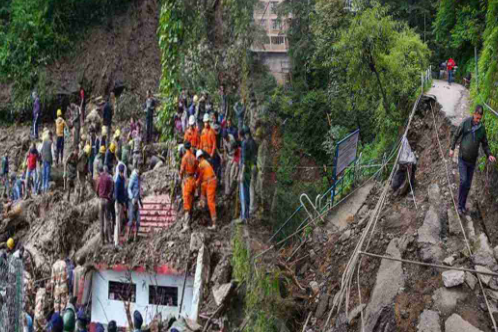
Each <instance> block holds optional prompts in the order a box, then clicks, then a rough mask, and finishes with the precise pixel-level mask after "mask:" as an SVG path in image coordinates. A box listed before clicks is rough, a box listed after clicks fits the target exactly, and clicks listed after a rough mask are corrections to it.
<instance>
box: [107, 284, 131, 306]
mask: <svg viewBox="0 0 498 332" xmlns="http://www.w3.org/2000/svg"><path fill="white" fill-rule="evenodd" d="M136 298H137V285H135V284H130V283H123V282H117V281H109V300H116V301H130V302H135V300H136Z"/></svg>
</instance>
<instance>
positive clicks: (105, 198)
mask: <svg viewBox="0 0 498 332" xmlns="http://www.w3.org/2000/svg"><path fill="white" fill-rule="evenodd" d="M113 192H114V182H113V180H112V177H111V176H110V175H109V170H108V169H107V166H104V167H101V168H100V177H99V182H98V185H97V195H98V197H99V199H100V204H99V219H100V239H101V241H102V243H103V244H106V243H112V234H111V232H112V231H111V229H112V225H111V224H112V219H111V217H110V204H111V202H112V198H113V197H112V196H113Z"/></svg>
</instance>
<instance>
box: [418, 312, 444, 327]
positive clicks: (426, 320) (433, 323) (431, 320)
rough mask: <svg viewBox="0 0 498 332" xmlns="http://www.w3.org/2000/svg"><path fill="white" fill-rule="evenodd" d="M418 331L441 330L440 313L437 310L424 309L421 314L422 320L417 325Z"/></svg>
mask: <svg viewBox="0 0 498 332" xmlns="http://www.w3.org/2000/svg"><path fill="white" fill-rule="evenodd" d="M417 331H418V332H441V325H440V324H439V314H438V313H437V311H432V310H424V312H422V314H421V315H420V320H419V322H418V326H417Z"/></svg>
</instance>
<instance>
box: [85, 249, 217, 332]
mask: <svg viewBox="0 0 498 332" xmlns="http://www.w3.org/2000/svg"><path fill="white" fill-rule="evenodd" d="M209 257H210V254H209V251H208V249H207V248H206V247H205V246H204V245H203V246H202V247H201V248H200V250H199V254H198V255H197V264H196V266H195V270H193V269H192V270H193V271H191V272H192V273H193V275H192V274H189V275H188V276H187V278H185V272H184V271H178V270H175V269H174V268H171V267H169V266H168V265H159V266H156V267H155V268H154V269H153V270H146V269H145V268H144V267H134V268H131V267H130V266H129V265H113V266H108V265H106V264H96V265H94V267H95V271H94V272H93V280H92V307H91V310H92V311H91V312H92V315H91V317H92V320H91V323H90V332H95V330H96V324H97V323H100V324H102V325H104V326H107V324H108V323H109V321H111V320H115V321H116V324H117V326H118V327H120V328H125V327H127V326H128V321H127V318H126V311H125V304H124V301H130V313H131V314H133V312H134V311H135V310H138V311H140V313H141V314H142V317H143V318H144V326H145V325H148V324H150V323H151V322H152V320H153V319H154V316H155V315H156V314H161V315H162V318H163V319H165V318H167V317H168V316H169V315H172V316H175V317H176V318H180V317H182V318H187V319H190V320H192V321H194V322H197V320H198V318H199V310H200V307H201V304H202V300H203V298H204V296H205V295H206V294H205V292H206V290H205V288H206V285H207V282H208V281H209V271H210V269H209V264H210V259H209ZM184 283H185V284H184ZM184 288H185V290H184ZM182 297H183V299H182ZM180 305H182V308H181V309H182V310H180ZM180 311H181V312H180Z"/></svg>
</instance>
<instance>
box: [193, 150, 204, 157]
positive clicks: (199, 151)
mask: <svg viewBox="0 0 498 332" xmlns="http://www.w3.org/2000/svg"><path fill="white" fill-rule="evenodd" d="M203 154H204V152H203V151H202V150H200V149H199V150H197V153H196V154H195V156H196V157H197V159H199V157H200V156H202V155H203Z"/></svg>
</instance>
